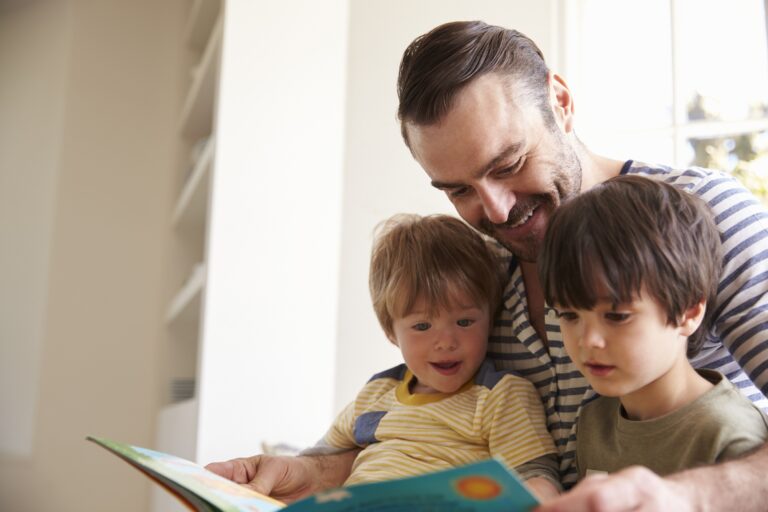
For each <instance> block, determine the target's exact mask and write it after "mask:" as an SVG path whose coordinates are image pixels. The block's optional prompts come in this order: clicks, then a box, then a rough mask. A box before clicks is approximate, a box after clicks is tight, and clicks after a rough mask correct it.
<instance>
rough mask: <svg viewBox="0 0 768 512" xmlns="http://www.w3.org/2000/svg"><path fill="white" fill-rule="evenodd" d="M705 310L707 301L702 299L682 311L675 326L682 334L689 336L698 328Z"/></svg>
mask: <svg viewBox="0 0 768 512" xmlns="http://www.w3.org/2000/svg"><path fill="white" fill-rule="evenodd" d="M706 311H707V301H706V300H704V299H702V300H700V301H699V302H697V303H696V304H694V305H693V306H691V307H690V308H688V309H686V310H685V311H684V312H683V316H682V317H681V318H680V321H679V322H678V324H677V326H678V328H679V329H680V334H681V335H682V336H690V335H691V334H693V333H694V332H696V329H698V328H699V326H700V325H701V322H702V321H703V320H704V313H706Z"/></svg>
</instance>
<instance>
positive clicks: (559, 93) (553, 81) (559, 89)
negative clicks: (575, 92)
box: [547, 71, 574, 133]
mask: <svg viewBox="0 0 768 512" xmlns="http://www.w3.org/2000/svg"><path fill="white" fill-rule="evenodd" d="M547 84H548V86H549V102H550V105H551V106H552V111H553V112H554V114H555V121H556V122H557V125H558V126H559V127H560V129H561V130H563V132H565V133H570V132H571V131H573V114H574V105H573V96H571V90H570V89H569V88H568V84H566V83H565V80H564V79H563V77H561V76H560V75H558V74H555V73H552V72H551V71H549V72H548V73H547Z"/></svg>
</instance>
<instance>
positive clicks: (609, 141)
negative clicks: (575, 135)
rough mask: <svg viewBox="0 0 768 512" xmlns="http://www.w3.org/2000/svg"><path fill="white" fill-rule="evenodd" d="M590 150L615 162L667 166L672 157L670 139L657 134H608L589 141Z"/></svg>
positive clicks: (672, 146) (672, 144)
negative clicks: (625, 161)
mask: <svg viewBox="0 0 768 512" xmlns="http://www.w3.org/2000/svg"><path fill="white" fill-rule="evenodd" d="M588 145H589V147H590V149H592V150H594V151H595V152H597V153H598V154H600V155H604V156H607V157H609V158H615V159H617V160H628V159H632V160H638V161H640V162H646V163H662V164H669V163H670V162H672V160H673V157H674V143H673V142H672V137H670V136H668V135H665V134H663V133H659V134H649V133H644V134H628V133H624V134H620V133H614V134H608V133H603V134H602V135H600V136H595V137H592V138H590V139H589V143H588Z"/></svg>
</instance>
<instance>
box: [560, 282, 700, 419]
mask: <svg viewBox="0 0 768 512" xmlns="http://www.w3.org/2000/svg"><path fill="white" fill-rule="evenodd" d="M699 306H701V307H700V308H699V307H694V308H691V310H689V311H687V312H686V313H685V315H684V316H683V318H682V319H680V321H679V322H678V323H677V324H670V323H669V320H668V316H667V313H666V311H665V309H664V308H663V307H662V306H661V305H660V304H659V303H658V302H657V301H656V300H655V299H653V298H652V297H651V296H650V295H649V294H648V293H647V292H643V293H641V294H640V295H638V296H635V297H634V299H633V300H632V301H631V302H629V303H626V304H618V305H614V304H613V303H612V302H611V300H610V299H604V300H600V301H598V303H597V304H595V306H594V307H593V308H591V309H577V308H565V307H562V308H561V307H559V306H555V307H556V309H557V310H558V313H559V316H560V332H561V333H562V336H563V343H564V345H565V349H566V351H567V352H568V355H569V356H570V358H571V360H572V361H573V363H574V364H575V365H576V367H577V368H578V369H579V371H580V372H581V373H582V374H584V376H585V377H586V378H587V380H588V381H589V383H590V385H591V386H592V388H593V389H594V390H595V391H596V392H597V393H599V394H601V395H604V396H611V397H620V398H621V401H622V404H623V405H624V407H625V409H627V411H628V412H629V413H631V412H632V410H633V409H634V410H645V411H647V410H649V408H650V409H652V408H653V406H654V403H657V404H660V405H661V404H662V403H663V402H664V400H662V398H664V397H671V396H676V392H677V391H679V389H680V386H681V380H682V379H683V378H684V377H685V376H686V375H687V372H689V371H691V370H690V365H689V363H688V359H687V358H686V348H687V345H688V336H690V335H691V334H692V333H693V332H694V331H695V330H696V328H697V327H698V326H699V324H700V323H701V320H702V317H703V304H700V305H699ZM625 402H626V403H625Z"/></svg>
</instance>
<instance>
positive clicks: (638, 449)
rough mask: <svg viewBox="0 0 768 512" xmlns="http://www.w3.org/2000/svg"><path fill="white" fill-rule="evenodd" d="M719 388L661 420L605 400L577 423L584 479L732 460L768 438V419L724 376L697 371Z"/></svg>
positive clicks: (584, 412) (579, 464)
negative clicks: (633, 414) (638, 417)
mask: <svg viewBox="0 0 768 512" xmlns="http://www.w3.org/2000/svg"><path fill="white" fill-rule="evenodd" d="M697 371H698V372H699V374H700V375H701V376H702V377H704V378H705V379H707V380H708V381H710V382H712V383H713V384H714V387H713V388H712V389H710V390H709V391H707V392H706V393H705V394H703V395H702V396H700V397H699V398H697V399H696V400H694V401H693V402H691V403H689V404H687V405H685V406H683V407H681V408H680V409H678V410H676V411H673V412H671V413H669V414H666V415H664V416H662V417H660V418H656V419H653V420H647V421H634V420H629V419H627V418H626V417H625V415H624V414H623V412H622V407H621V402H619V399H618V398H609V397H600V398H598V399H596V400H594V401H592V402H590V403H589V404H587V405H586V406H585V407H584V408H583V410H582V411H581V414H580V415H579V419H578V426H577V433H576V465H577V467H578V470H579V479H581V478H584V476H585V475H587V474H588V473H590V472H607V473H611V472H614V471H618V470H620V469H623V468H625V467H627V466H632V465H642V466H646V467H648V468H649V469H651V470H652V471H654V472H655V473H657V474H659V475H662V476H663V475H667V474H669V473H674V472H677V471H681V470H683V469H688V468H692V467H695V466H701V465H704V464H712V463H715V462H720V461H723V460H727V459H731V458H734V457H737V456H738V455H741V454H743V453H745V452H748V451H751V450H753V449H755V448H757V447H759V446H760V445H762V444H763V443H764V442H765V441H766V440H768V418H766V416H765V414H764V413H763V412H762V411H761V410H760V409H759V408H758V407H757V406H755V405H753V404H752V402H750V401H749V399H748V398H746V397H745V396H743V395H742V394H741V393H740V392H739V390H738V389H736V388H735V387H734V386H733V384H731V383H730V381H728V379H726V378H724V377H723V375H722V374H720V373H718V372H715V371H712V370H697Z"/></svg>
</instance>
